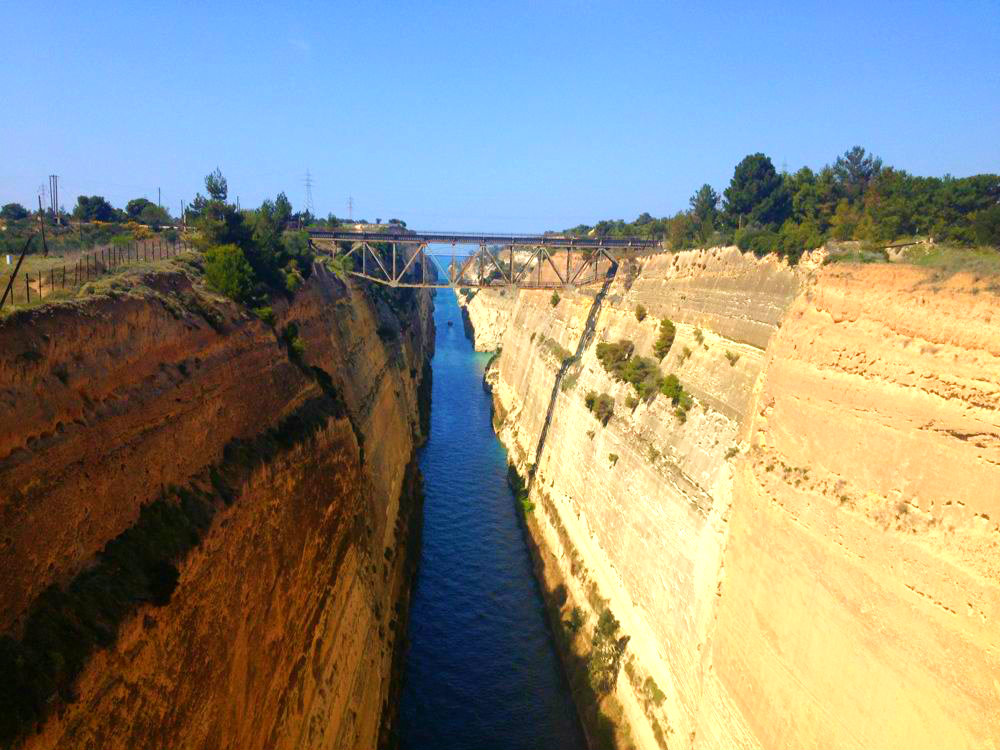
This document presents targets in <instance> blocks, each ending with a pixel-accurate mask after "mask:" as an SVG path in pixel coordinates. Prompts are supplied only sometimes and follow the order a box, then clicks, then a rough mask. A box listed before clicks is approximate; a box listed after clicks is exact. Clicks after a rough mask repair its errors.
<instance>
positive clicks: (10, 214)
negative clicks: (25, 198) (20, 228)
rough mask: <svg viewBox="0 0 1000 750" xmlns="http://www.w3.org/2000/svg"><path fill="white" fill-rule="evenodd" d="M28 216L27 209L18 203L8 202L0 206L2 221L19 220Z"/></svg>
mask: <svg viewBox="0 0 1000 750" xmlns="http://www.w3.org/2000/svg"><path fill="white" fill-rule="evenodd" d="M26 218H28V209H26V208H25V207H24V206H22V205H21V204H20V203H8V204H6V205H5V206H4V207H3V208H0V219H3V220H4V221H20V220H21V219H26Z"/></svg>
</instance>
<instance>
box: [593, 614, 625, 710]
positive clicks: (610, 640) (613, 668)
mask: <svg viewBox="0 0 1000 750" xmlns="http://www.w3.org/2000/svg"><path fill="white" fill-rule="evenodd" d="M619 627H620V625H619V623H618V620H617V619H616V618H615V616H614V615H613V614H611V610H610V609H605V610H604V611H603V612H601V616H600V618H599V619H598V621H597V626H596V627H595V628H594V637H593V640H592V641H591V648H590V660H589V661H588V663H587V675H588V677H589V678H590V686H591V687H592V688H593V689H594V692H596V693H598V694H599V695H602V694H606V693H610V692H611V691H612V690H613V689H614V687H615V683H616V682H617V681H618V671H619V669H620V667H621V662H622V656H624V654H625V647H626V646H627V645H628V642H629V636H627V635H626V636H622V637H621V638H619V637H618V628H619Z"/></svg>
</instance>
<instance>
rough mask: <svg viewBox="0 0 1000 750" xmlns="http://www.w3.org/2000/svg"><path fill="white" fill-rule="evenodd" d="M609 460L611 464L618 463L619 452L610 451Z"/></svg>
mask: <svg viewBox="0 0 1000 750" xmlns="http://www.w3.org/2000/svg"><path fill="white" fill-rule="evenodd" d="M608 461H610V462H611V465H612V466H614V465H615V464H616V463H618V454H617V453H609V454H608Z"/></svg>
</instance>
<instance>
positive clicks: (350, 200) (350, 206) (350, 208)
mask: <svg viewBox="0 0 1000 750" xmlns="http://www.w3.org/2000/svg"><path fill="white" fill-rule="evenodd" d="M347 220H348V221H354V196H353V195H349V196H347Z"/></svg>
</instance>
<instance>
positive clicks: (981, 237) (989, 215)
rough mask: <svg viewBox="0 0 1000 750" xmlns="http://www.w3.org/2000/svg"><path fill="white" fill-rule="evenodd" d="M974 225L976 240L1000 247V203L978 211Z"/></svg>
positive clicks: (983, 243)
mask: <svg viewBox="0 0 1000 750" xmlns="http://www.w3.org/2000/svg"><path fill="white" fill-rule="evenodd" d="M973 227H974V231H975V234H976V242H978V243H980V244H982V245H993V246H994V247H1000V204H997V205H993V206H990V207H989V208H987V209H984V210H982V211H978V212H976V217H975V219H974V220H973Z"/></svg>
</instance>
